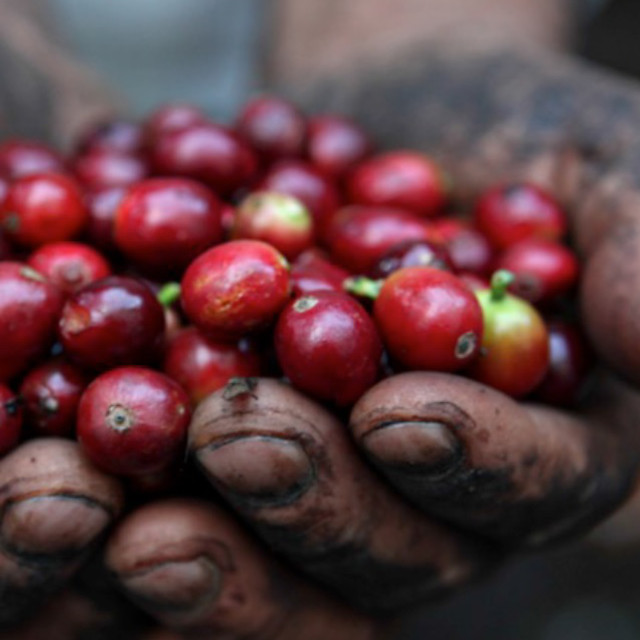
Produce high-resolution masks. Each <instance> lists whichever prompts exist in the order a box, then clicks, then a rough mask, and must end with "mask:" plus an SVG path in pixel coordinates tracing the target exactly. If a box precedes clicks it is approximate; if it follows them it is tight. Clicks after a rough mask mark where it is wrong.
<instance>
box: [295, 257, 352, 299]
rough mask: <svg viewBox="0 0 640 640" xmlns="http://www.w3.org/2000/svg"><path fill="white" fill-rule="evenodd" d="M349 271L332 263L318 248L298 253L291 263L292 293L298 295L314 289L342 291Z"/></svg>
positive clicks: (311, 291)
mask: <svg viewBox="0 0 640 640" xmlns="http://www.w3.org/2000/svg"><path fill="white" fill-rule="evenodd" d="M348 277H349V272H348V271H346V270H345V269H343V268H342V267H339V266H337V265H335V264H333V263H332V262H331V261H330V260H329V259H328V258H327V257H326V256H325V255H324V254H322V252H320V251H319V250H318V249H309V250H307V251H305V252H304V253H302V254H300V255H299V256H298V258H297V259H296V260H295V261H294V262H293V264H292V265H291V281H292V283H293V295H294V297H296V298H297V297H299V296H302V295H305V294H308V293H314V292H316V291H335V292H338V293H344V288H343V284H344V281H345V280H346V279H347V278H348Z"/></svg>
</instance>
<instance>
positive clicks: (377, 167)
mask: <svg viewBox="0 0 640 640" xmlns="http://www.w3.org/2000/svg"><path fill="white" fill-rule="evenodd" d="M348 189H349V195H350V197H351V199H352V201H353V202H355V203H357V204H363V205H371V206H386V207H398V208H401V209H406V210H407V211H411V212H412V213H415V214H416V215H418V216H421V217H431V216H434V215H436V214H438V213H440V211H441V210H442V209H443V207H444V205H445V204H446V202H447V197H448V195H447V190H448V187H447V181H446V178H445V176H444V174H443V172H442V171H441V169H440V168H439V167H438V166H437V165H436V164H435V163H434V162H433V161H432V160H431V159H430V158H428V157H427V156H424V155H422V154H420V153H415V152H411V151H393V152H389V153H384V154H381V155H378V156H375V157H373V158H370V159H369V160H365V161H364V162H363V163H362V164H360V165H359V166H358V167H357V168H356V169H355V170H354V171H353V173H352V174H351V176H350V178H349V182H348Z"/></svg>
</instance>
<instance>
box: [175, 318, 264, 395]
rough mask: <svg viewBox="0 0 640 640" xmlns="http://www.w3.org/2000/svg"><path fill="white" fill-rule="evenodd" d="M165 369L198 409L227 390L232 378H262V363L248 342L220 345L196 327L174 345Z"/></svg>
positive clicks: (176, 340)
mask: <svg viewBox="0 0 640 640" xmlns="http://www.w3.org/2000/svg"><path fill="white" fill-rule="evenodd" d="M163 368H164V372H165V373H166V374H167V375H168V376H169V377H170V378H172V379H173V380H175V381H176V382H178V383H179V384H180V386H181V387H182V388H183V389H184V390H185V391H186V392H187V395H188V396H189V397H190V399H191V402H192V403H193V404H194V405H195V404H197V403H198V402H200V401H201V400H202V399H204V398H206V396H208V395H209V394H210V393H213V392H214V391H216V390H217V389H221V388H222V387H224V385H225V384H227V382H228V381H229V380H230V379H231V378H254V377H257V376H259V375H260V373H261V362H260V357H259V355H258V354H257V353H256V351H255V350H254V349H252V348H251V346H250V345H249V344H248V343H246V342H240V343H238V344H227V343H221V342H216V341H215V340H212V339H211V338H208V337H207V336H205V335H204V334H203V333H202V332H200V331H199V330H198V329H196V327H187V328H186V329H183V330H182V331H180V332H179V333H177V334H176V335H175V336H174V337H173V338H172V340H171V341H170V343H169V346H168V347H167V352H166V355H165V359H164V367H163Z"/></svg>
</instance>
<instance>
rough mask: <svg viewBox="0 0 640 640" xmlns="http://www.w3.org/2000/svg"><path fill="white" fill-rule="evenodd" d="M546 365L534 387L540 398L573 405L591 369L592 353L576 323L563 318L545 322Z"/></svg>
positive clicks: (560, 404) (556, 403)
mask: <svg viewBox="0 0 640 640" xmlns="http://www.w3.org/2000/svg"><path fill="white" fill-rule="evenodd" d="M547 330H548V333H549V368H548V370H547V374H546V375H545V377H544V378H543V380H542V382H541V383H540V384H539V385H538V386H537V387H536V389H535V391H534V398H535V399H536V400H537V401H539V402H544V403H545V404H550V405H554V406H558V407H571V406H574V405H575V404H576V403H577V402H578V400H579V399H580V394H581V392H582V390H583V388H584V385H585V382H586V379H587V377H588V375H589V372H590V370H591V366H592V363H593V356H592V353H591V350H590V348H589V346H588V344H587V341H586V340H585V338H584V336H583V334H582V332H581V331H580V330H579V329H578V327H577V325H575V324H572V323H570V322H566V321H563V320H551V321H548V322H547Z"/></svg>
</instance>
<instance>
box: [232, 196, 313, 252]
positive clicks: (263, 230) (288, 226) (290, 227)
mask: <svg viewBox="0 0 640 640" xmlns="http://www.w3.org/2000/svg"><path fill="white" fill-rule="evenodd" d="M231 237H232V238H234V239H236V240H240V239H243V238H246V239H249V240H262V241H263V242H267V243H268V244H270V245H272V246H274V247H275V248H276V249H277V250H278V251H280V253H282V255H284V257H285V258H287V259H288V260H293V259H295V258H296V256H298V255H299V254H300V253H302V252H303V251H304V250H305V249H309V248H311V246H312V245H313V240H314V233H313V220H312V218H311V214H310V213H309V211H308V210H307V208H306V207H305V206H304V205H303V204H302V202H300V200H298V199H297V198H294V197H292V196H288V195H285V194H283V193H277V192H275V191H256V192H254V193H252V194H250V195H248V196H247V197H246V198H245V199H244V200H243V201H242V202H240V204H239V205H238V207H237V209H236V213H235V216H234V219H233V225H232V228H231Z"/></svg>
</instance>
